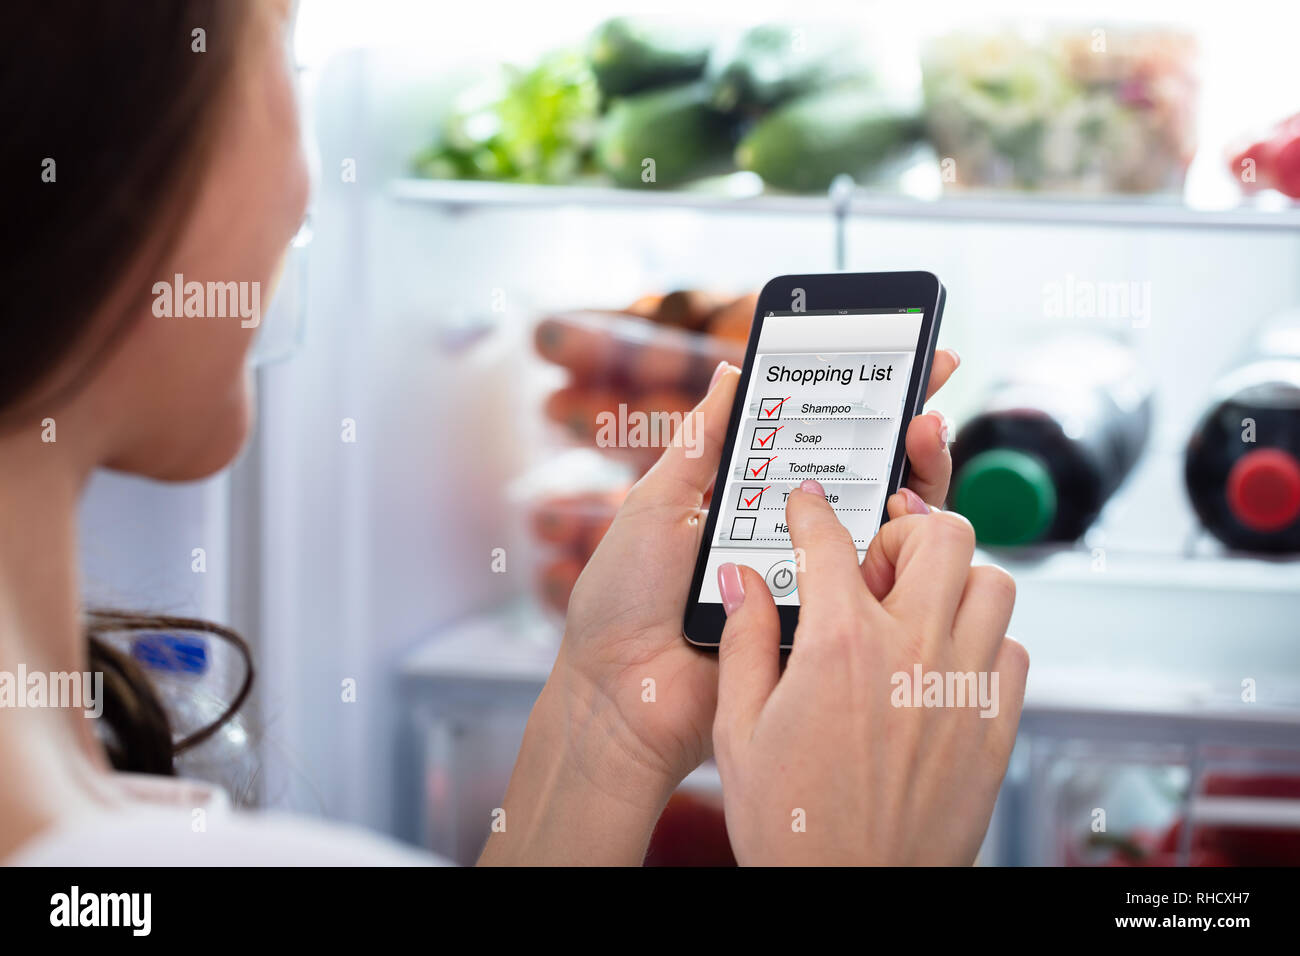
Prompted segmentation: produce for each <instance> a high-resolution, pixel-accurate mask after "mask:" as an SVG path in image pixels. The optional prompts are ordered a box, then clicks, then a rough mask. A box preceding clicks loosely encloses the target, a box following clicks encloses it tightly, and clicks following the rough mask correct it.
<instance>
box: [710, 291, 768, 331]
mask: <svg viewBox="0 0 1300 956" xmlns="http://www.w3.org/2000/svg"><path fill="white" fill-rule="evenodd" d="M757 306H758V296H757V295H756V294H754V293H750V294H749V295H742V296H741V297H740V298H739V299H736V300H735V301H733V302H729V303H727V304H726V305H724V306H723V307H722V308H720V309H718V310H717V311H716V312H714V313H713V315H711V316H709V334H710V335H716V336H717V337H718V338H720V339H726V340H727V341H729V342H741V343H745V342H748V341H749V328H750V325H751V324H753V321H754V309H755V308H756V307H757Z"/></svg>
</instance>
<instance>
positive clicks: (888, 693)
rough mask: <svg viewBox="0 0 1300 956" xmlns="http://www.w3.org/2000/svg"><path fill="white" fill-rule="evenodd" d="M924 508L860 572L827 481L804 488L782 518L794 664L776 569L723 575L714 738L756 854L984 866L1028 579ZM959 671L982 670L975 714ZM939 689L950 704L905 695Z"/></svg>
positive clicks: (735, 821)
mask: <svg viewBox="0 0 1300 956" xmlns="http://www.w3.org/2000/svg"><path fill="white" fill-rule="evenodd" d="M890 503H891V505H895V504H899V502H896V501H891V502H890ZM898 510H899V509H897V508H891V512H895V511H898ZM911 510H912V511H913V512H914V513H910V514H906V515H904V516H902V517H896V518H894V519H892V520H890V521H889V522H887V523H886V524H885V525H884V526H883V527H882V528H881V530H880V533H879V534H877V535H876V537H875V538H874V539H872V542H871V544H870V546H869V548H868V551H867V556H866V559H865V560H864V561H863V562H862V565H861V566H859V564H858V560H857V551H856V549H855V546H854V543H853V540H852V538H851V536H850V535H849V532H848V531H847V530H846V529H845V528H844V526H843V525H842V524H841V523H840V522H839V519H838V518H836V516H835V512H834V511H833V510H832V509H831V506H830V504H829V503H827V501H826V498H825V496H824V493H823V492H822V490H821V487H820V485H818V484H817V482H811V481H810V482H805V483H804V485H803V486H802V488H801V489H800V490H796V491H792V492H791V493H790V495H789V497H788V499H787V504H786V520H787V524H788V526H789V528H790V537H791V539H792V541H793V543H794V546H795V548H796V549H797V550H796V553H798V549H802V554H803V558H804V567H805V570H804V571H801V572H800V573H799V579H798V582H799V583H798V587H799V598H800V605H801V606H800V611H799V626H798V629H797V630H796V632H795V640H794V649H793V650H792V651H791V653H790V656H789V660H788V662H787V664H786V667H785V669H784V672H782V668H781V660H780V652H779V645H780V624H779V621H778V618H777V613H776V605H775V604H774V602H773V600H772V596H771V594H770V593H769V591H768V589H767V587H766V586H765V585H764V583H763V578H762V576H761V575H759V574H758V573H757V572H755V571H754V570H752V569H751V568H747V567H739V568H738V567H737V566H736V565H724V566H723V568H721V569H720V571H719V583H720V585H721V587H722V596H723V603H724V605H725V606H726V610H727V623H726V628H725V630H724V631H723V635H722V645H721V648H720V650H719V667H720V675H719V684H718V708H717V716H716V719H715V722H714V728H713V745H714V751H715V754H716V758H717V763H718V769H719V771H720V773H721V775H722V785H723V794H724V799H725V806H726V818H727V832H728V834H729V835H730V837H731V844H732V848H733V850H734V851H735V854H736V858H737V860H738V861H739V862H740V863H742V864H760V865H799V864H835V863H838V864H969V863H971V862H973V860H974V859H975V855H976V853H977V852H978V850H979V846H980V843H981V841H982V840H983V837H984V833H985V831H986V829H987V828H988V823H989V818H990V816H991V815H992V812H993V804H994V801H995V800H996V798H997V794H998V788H999V786H1000V784H1001V782H1002V777H1003V775H1004V774H1005V772H1006V768H1007V761H1008V760H1009V759H1010V755H1011V748H1012V746H1013V744H1014V743H1015V738H1016V727H1017V725H1018V723H1019V721H1020V709H1021V705H1022V703H1023V700H1024V691H1025V677H1026V673H1027V671H1028V668H1029V656H1028V654H1027V653H1026V651H1025V649H1024V647H1022V646H1021V645H1020V644H1018V643H1016V642H1015V641H1013V640H1011V639H1010V638H1008V637H1007V636H1006V630H1007V624H1008V622H1009V621H1010V619H1011V609H1012V604H1013V603H1014V600H1015V584H1014V582H1013V581H1012V579H1011V577H1010V575H1008V574H1007V573H1006V572H1005V571H1003V570H1001V569H1000V568H996V567H991V566H981V567H972V566H971V557H972V555H973V553H974V547H975V539H974V534H973V532H972V530H971V526H970V524H969V522H967V521H966V520H965V519H964V518H962V517H960V516H958V515H955V514H951V513H948V512H941V511H934V512H930V511H929V510H928V509H925V506H923V505H921V506H919V507H918V508H913V509H911ZM916 512H920V513H916ZM918 667H919V673H920V674H921V675H928V674H930V673H932V672H934V673H938V674H939V675H942V679H943V685H944V686H943V687H942V688H941V693H940V696H939V697H938V698H935V697H934V696H933V695H934V691H933V690H931V691H929V693H927V691H926V683H925V680H924V678H923V680H922V686H921V687H920V688H914V687H913V686H912V684H913V683H914V682H915V679H916V676H917V674H918ZM902 675H905V678H906V681H904V680H903V676H902ZM959 675H974V685H973V687H972V688H971V689H972V691H973V693H971V694H970V696H969V697H968V698H967V700H966V703H967V704H968V706H954V705H955V704H957V703H959V701H958V700H957V699H955V695H953V694H952V693H950V692H951V691H953V690H955V689H956V687H957V686H958V683H961V686H962V687H967V686H970V685H968V684H966V683H962V682H959V681H958V679H957V678H958V676H959ZM965 680H966V679H965V678H964V677H963V678H961V681H965ZM995 680H996V683H994V681H995ZM981 681H982V682H983V684H982V687H983V690H984V694H983V695H982V696H983V700H982V702H981V694H980V689H981ZM914 695H915V696H914ZM936 699H937V700H938V701H939V702H940V703H942V704H943V706H904V705H903V704H904V703H906V704H909V705H910V704H914V703H916V702H918V701H919V702H921V703H924V702H925V701H927V700H930V701H932V702H933V701H934V700H936Z"/></svg>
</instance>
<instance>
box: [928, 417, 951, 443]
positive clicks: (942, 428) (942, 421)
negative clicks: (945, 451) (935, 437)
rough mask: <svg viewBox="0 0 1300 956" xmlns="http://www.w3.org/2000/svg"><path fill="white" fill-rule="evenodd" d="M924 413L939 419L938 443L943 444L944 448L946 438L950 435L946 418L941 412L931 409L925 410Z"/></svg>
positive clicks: (946, 441)
mask: <svg viewBox="0 0 1300 956" xmlns="http://www.w3.org/2000/svg"><path fill="white" fill-rule="evenodd" d="M926 414H927V415H933V416H934V417H935V418H937V419H938V420H939V442H940V444H942V445H943V447H944V448H947V447H948V439H949V437H950V436H951V433H950V432H949V431H948V419H946V418H944V417H943V412H937V411H933V410H931V411H928V412H926Z"/></svg>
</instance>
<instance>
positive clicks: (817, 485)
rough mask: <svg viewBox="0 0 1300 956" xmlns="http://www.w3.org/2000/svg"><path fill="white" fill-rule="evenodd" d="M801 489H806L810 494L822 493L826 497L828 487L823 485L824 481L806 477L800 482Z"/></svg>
mask: <svg viewBox="0 0 1300 956" xmlns="http://www.w3.org/2000/svg"><path fill="white" fill-rule="evenodd" d="M799 490H800V491H806V492H808V494H810V495H821V496H822V497H823V498H825V497H826V489H825V488H823V487H822V483H821V482H820V481H813V480H812V479H811V478H806V479H804V480H803V481H802V482H800V483H799Z"/></svg>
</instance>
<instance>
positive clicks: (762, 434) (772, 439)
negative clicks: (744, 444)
mask: <svg viewBox="0 0 1300 956" xmlns="http://www.w3.org/2000/svg"><path fill="white" fill-rule="evenodd" d="M780 430H781V429H780V428H762V427H759V428H755V429H754V437H753V438H752V439H751V440H750V442H749V447H750V449H751V450H753V451H771V450H772V449H773V448H775V447H776V433H777V432H779V431H780Z"/></svg>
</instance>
